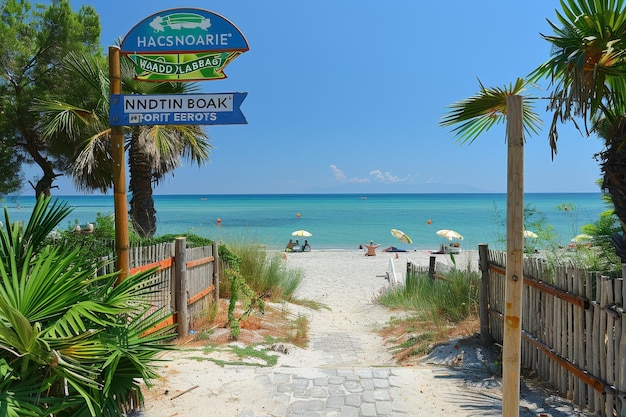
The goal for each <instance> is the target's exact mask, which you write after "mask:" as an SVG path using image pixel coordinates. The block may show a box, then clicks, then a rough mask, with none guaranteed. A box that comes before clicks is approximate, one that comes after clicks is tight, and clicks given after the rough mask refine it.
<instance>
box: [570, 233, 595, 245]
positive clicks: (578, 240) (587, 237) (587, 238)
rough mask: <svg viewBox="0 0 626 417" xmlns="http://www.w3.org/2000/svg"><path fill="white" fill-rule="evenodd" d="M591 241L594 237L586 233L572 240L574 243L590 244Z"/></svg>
mask: <svg viewBox="0 0 626 417" xmlns="http://www.w3.org/2000/svg"><path fill="white" fill-rule="evenodd" d="M590 240H593V236H591V235H588V234H586V233H583V234H580V235H577V236H574V237H573V238H572V242H574V243H581V242H589V241H590Z"/></svg>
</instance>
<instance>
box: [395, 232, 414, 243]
mask: <svg viewBox="0 0 626 417" xmlns="http://www.w3.org/2000/svg"><path fill="white" fill-rule="evenodd" d="M391 235H392V236H393V237H395V238H396V239H398V240H399V241H400V242H402V243H413V241H412V240H411V238H410V237H409V235H407V234H406V233H404V232H403V231H402V230H398V229H391Z"/></svg>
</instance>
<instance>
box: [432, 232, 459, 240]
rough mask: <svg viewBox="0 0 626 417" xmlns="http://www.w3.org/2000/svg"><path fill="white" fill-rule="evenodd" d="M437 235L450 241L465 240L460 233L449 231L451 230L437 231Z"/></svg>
mask: <svg viewBox="0 0 626 417" xmlns="http://www.w3.org/2000/svg"><path fill="white" fill-rule="evenodd" d="M437 234H438V235H439V236H442V237H445V238H446V239H448V240H452V239H460V240H463V236H461V235H460V234H459V232H455V231H454V230H449V229H443V230H437Z"/></svg>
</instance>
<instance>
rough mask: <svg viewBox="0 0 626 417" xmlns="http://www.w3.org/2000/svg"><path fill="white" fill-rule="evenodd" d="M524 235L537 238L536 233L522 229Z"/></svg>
mask: <svg viewBox="0 0 626 417" xmlns="http://www.w3.org/2000/svg"><path fill="white" fill-rule="evenodd" d="M524 237H532V238H533V239H537V238H538V237H539V236H537V233H535V232H531V231H530V230H524Z"/></svg>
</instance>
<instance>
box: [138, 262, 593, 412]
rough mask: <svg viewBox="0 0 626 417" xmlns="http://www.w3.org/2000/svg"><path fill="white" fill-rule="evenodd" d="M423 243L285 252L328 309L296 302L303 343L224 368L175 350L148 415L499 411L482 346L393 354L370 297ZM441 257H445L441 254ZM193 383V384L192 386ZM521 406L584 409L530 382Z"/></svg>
mask: <svg viewBox="0 0 626 417" xmlns="http://www.w3.org/2000/svg"><path fill="white" fill-rule="evenodd" d="M430 256H431V255H430V254H428V253H426V252H407V253H400V254H398V258H396V257H395V254H390V253H382V252H379V255H378V256H375V257H365V256H364V255H363V252H361V251H313V252H309V253H294V254H289V255H288V256H287V259H286V262H287V263H288V265H289V266H290V267H294V268H301V269H302V270H303V271H304V280H303V282H302V285H301V287H300V288H299V289H298V291H297V297H298V298H306V299H311V300H314V301H318V302H320V303H323V304H324V305H326V306H328V309H321V310H318V311H313V310H310V309H306V308H303V307H298V306H290V308H293V312H294V313H296V314H304V315H306V316H307V317H308V318H309V324H310V331H309V337H310V343H309V347H308V348H307V349H300V348H296V347H290V348H289V351H288V354H286V355H284V354H280V353H277V355H279V360H278V364H277V365H276V366H273V367H251V366H241V365H237V366H232V365H226V366H224V367H220V366H218V365H216V364H215V363H213V362H210V361H201V360H200V361H199V360H197V359H194V357H198V356H202V355H203V353H201V352H194V351H192V352H189V351H187V352H173V353H170V354H168V356H166V358H167V359H170V360H171V362H168V363H167V364H166V367H165V368H163V372H162V375H163V377H162V378H161V379H159V380H158V381H157V382H156V385H155V387H154V388H153V389H151V390H150V391H148V392H147V395H146V398H147V402H146V407H145V410H144V411H143V412H142V413H138V415H141V416H144V417H173V416H185V417H187V416H228V417H230V416H235V417H271V416H286V417H296V416H302V417H315V416H319V417H339V416H355V417H359V416H373V417H392V416H393V417H400V416H427V415H431V416H435V415H437V416H438V415H453V416H479V415H480V416H484V415H494V416H495V415H501V401H500V396H501V387H500V384H499V380H498V378H497V377H494V376H493V375H492V374H491V373H490V372H489V370H488V369H487V368H486V367H485V366H484V357H483V356H484V355H485V352H483V351H482V350H481V348H480V347H477V346H474V345H467V346H465V345H464V346H462V348H463V349H464V353H465V360H464V365H463V366H462V367H455V368H450V367H447V366H444V364H446V363H449V361H450V358H454V357H456V356H457V354H458V352H459V350H458V349H459V346H458V345H456V346H454V344H450V346H444V347H441V348H439V349H438V350H437V351H436V352H435V353H434V354H433V355H431V357H430V362H432V363H435V364H436V365H423V366H414V367H402V366H398V365H397V364H396V363H394V361H393V359H392V357H391V355H390V354H389V353H388V349H387V347H385V346H384V341H383V340H382V339H381V338H380V337H379V336H378V335H377V334H376V332H375V330H376V329H377V328H380V327H381V326H383V325H384V324H385V323H387V322H388V320H389V318H390V317H391V313H390V312H389V311H388V310H387V309H385V308H384V307H381V306H379V305H376V304H373V303H372V300H373V298H374V297H375V295H376V294H378V293H379V291H380V290H381V288H383V287H385V286H387V285H389V283H388V281H387V280H386V279H385V278H383V277H381V275H385V273H386V272H388V271H389V266H390V261H391V262H393V264H394V266H395V269H396V272H397V273H398V275H402V274H403V272H404V270H405V268H406V261H407V260H411V261H412V262H415V263H419V264H421V265H428V260H429V257H430ZM437 259H438V262H440V264H441V265H451V262H450V258H449V256H446V255H437ZM456 259H457V264H458V265H459V267H462V266H463V268H464V267H465V266H467V265H470V266H471V267H472V268H477V261H478V260H477V254H476V253H475V252H471V251H470V252H464V253H462V254H461V255H459V256H457V258H456ZM186 390H189V391H186ZM522 397H523V399H522V402H521V407H522V408H521V410H522V412H521V414H520V415H523V416H524V415H526V416H531V415H533V416H534V415H539V413H540V412H547V413H549V414H548V415H550V416H573V415H583V414H580V413H577V412H575V411H573V410H572V409H571V407H569V405H568V404H567V403H566V402H565V401H563V400H561V399H559V398H557V397H553V396H550V395H548V394H547V393H546V392H544V391H541V390H528V389H524V391H523V393H522Z"/></svg>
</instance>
